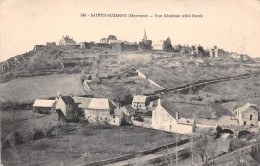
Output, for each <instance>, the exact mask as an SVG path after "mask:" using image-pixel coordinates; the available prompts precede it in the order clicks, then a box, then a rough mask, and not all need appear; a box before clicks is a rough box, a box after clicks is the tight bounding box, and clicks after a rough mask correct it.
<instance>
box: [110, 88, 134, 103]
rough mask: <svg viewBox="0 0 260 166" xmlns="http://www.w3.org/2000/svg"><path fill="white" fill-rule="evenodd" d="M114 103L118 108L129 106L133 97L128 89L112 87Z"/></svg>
mask: <svg viewBox="0 0 260 166" xmlns="http://www.w3.org/2000/svg"><path fill="white" fill-rule="evenodd" d="M113 94H114V101H116V102H118V103H119V104H120V106H123V105H126V104H130V103H131V102H132V99H133V96H132V94H131V92H130V90H129V89H127V88H126V87H123V86H122V85H118V86H114V87H113Z"/></svg>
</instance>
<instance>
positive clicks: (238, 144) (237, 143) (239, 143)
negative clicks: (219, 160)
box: [229, 138, 247, 151]
mask: <svg viewBox="0 0 260 166" xmlns="http://www.w3.org/2000/svg"><path fill="white" fill-rule="evenodd" d="M246 145H247V144H246V142H245V141H243V140H240V139H238V138H235V139H232V140H231V141H230V143H229V150H230V151H234V150H236V149H239V148H242V147H245V146H246Z"/></svg>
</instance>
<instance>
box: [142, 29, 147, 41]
mask: <svg viewBox="0 0 260 166" xmlns="http://www.w3.org/2000/svg"><path fill="white" fill-rule="evenodd" d="M146 40H147V36H146V31H145V29H144V37H143V41H146Z"/></svg>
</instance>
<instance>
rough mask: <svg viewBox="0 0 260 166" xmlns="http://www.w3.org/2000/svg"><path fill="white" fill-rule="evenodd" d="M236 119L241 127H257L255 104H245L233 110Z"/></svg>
mask: <svg viewBox="0 0 260 166" xmlns="http://www.w3.org/2000/svg"><path fill="white" fill-rule="evenodd" d="M234 114H235V117H236V119H237V120H238V123H239V125H241V126H258V116H259V115H258V108H257V105H256V104H250V103H247V104H245V105H244V106H242V107H239V108H237V109H235V110H234Z"/></svg>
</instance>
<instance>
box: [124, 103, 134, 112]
mask: <svg viewBox="0 0 260 166" xmlns="http://www.w3.org/2000/svg"><path fill="white" fill-rule="evenodd" d="M124 107H125V110H127V112H129V113H131V112H135V109H134V108H133V107H132V106H131V105H126V106H124Z"/></svg>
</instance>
